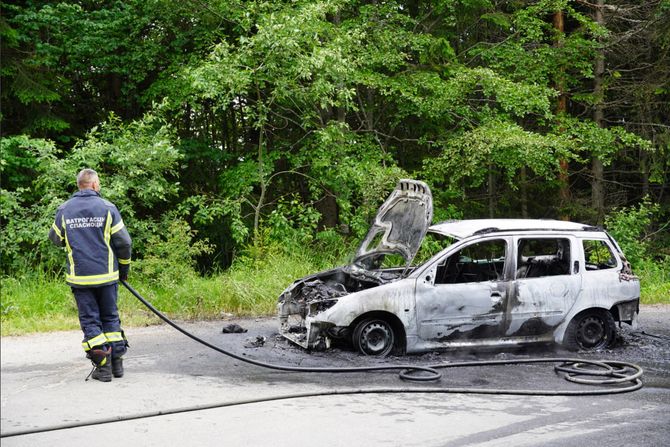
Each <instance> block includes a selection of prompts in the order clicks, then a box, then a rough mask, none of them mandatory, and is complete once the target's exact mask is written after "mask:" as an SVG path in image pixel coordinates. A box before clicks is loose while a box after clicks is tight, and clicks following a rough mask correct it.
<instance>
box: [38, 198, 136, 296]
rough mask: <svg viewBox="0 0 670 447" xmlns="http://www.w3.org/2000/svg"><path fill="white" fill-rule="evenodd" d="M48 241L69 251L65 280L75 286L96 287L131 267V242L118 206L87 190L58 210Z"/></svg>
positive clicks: (113, 280)
mask: <svg viewBox="0 0 670 447" xmlns="http://www.w3.org/2000/svg"><path fill="white" fill-rule="evenodd" d="M49 239H51V241H52V242H53V243H54V244H56V245H58V246H59V247H65V248H66V251H67V270H66V273H65V280H66V281H67V283H68V284H69V285H71V286H73V287H97V286H103V285H107V284H112V283H114V282H116V281H118V279H119V264H121V265H122V268H128V266H129V265H130V254H131V240H130V235H129V234H128V230H127V229H126V227H125V225H124V224H123V220H122V219H121V214H120V213H119V210H118V209H117V208H116V206H115V205H114V204H113V203H112V202H110V201H108V200H105V199H103V198H102V197H100V194H98V193H97V192H96V191H94V190H92V189H85V190H83V191H78V192H76V193H74V194H73V195H72V197H71V198H70V200H68V201H67V202H65V203H63V204H62V205H61V206H60V207H59V208H58V211H56V218H55V220H54V223H53V225H52V226H51V230H50V231H49Z"/></svg>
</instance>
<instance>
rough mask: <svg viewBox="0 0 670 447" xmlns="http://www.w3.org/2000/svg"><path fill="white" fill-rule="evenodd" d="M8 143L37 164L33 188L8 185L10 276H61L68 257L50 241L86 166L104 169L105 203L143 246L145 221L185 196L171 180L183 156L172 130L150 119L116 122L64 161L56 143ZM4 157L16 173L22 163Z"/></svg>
mask: <svg viewBox="0 0 670 447" xmlns="http://www.w3.org/2000/svg"><path fill="white" fill-rule="evenodd" d="M2 145H3V148H4V147H7V146H9V147H12V146H15V147H18V148H19V149H20V150H22V151H23V154H25V155H24V157H23V158H22V159H25V160H37V164H36V165H35V164H34V163H33V164H32V165H31V168H32V170H31V171H30V176H31V177H32V178H31V181H30V183H29V185H30V188H29V187H28V185H26V186H22V185H21V182H14V183H9V184H8V185H7V187H8V188H12V190H9V189H5V188H4V185H3V188H2V190H1V191H0V193H1V195H0V200H1V204H2V207H1V211H0V217H1V218H2V221H3V227H4V228H3V235H2V239H0V244H1V245H0V248H1V249H2V270H3V272H27V271H30V270H32V269H34V268H38V269H41V270H45V271H59V270H60V266H61V265H63V263H64V258H63V255H62V253H61V252H60V250H59V249H57V248H55V247H54V246H52V244H51V242H50V241H49V240H48V239H47V237H46V235H47V233H48V231H49V228H50V227H51V225H52V223H53V216H54V215H55V212H56V208H57V207H58V205H60V204H61V203H62V202H63V201H65V200H66V199H67V197H68V194H69V193H72V192H74V191H76V175H77V173H78V172H79V171H80V170H81V169H82V168H85V167H90V168H93V169H95V170H97V171H98V174H99V175H100V179H101V185H102V191H101V193H102V195H103V197H106V198H108V199H110V200H111V201H112V202H114V203H115V204H116V205H117V206H118V207H119V208H120V209H121V210H122V215H123V217H124V221H125V222H126V225H127V226H128V227H129V228H130V229H131V232H132V233H133V235H134V236H139V237H138V238H137V242H139V243H138V246H139V247H140V248H141V247H142V246H143V244H142V241H143V240H146V237H147V234H146V233H147V231H148V223H149V220H147V221H140V218H142V217H143V215H144V214H145V211H144V210H145V209H146V208H148V207H154V208H156V207H157V206H158V205H159V204H160V203H162V202H164V201H165V200H166V199H167V198H169V197H170V196H174V195H175V194H176V192H177V190H178V189H177V188H178V183H176V182H174V181H173V180H172V179H170V175H171V174H172V173H174V171H173V169H174V168H175V167H176V163H177V162H178V160H179V158H180V154H179V153H178V152H177V151H176V149H175V148H174V147H173V145H172V134H171V131H170V129H169V127H168V126H167V125H165V124H164V123H162V122H160V120H158V119H157V118H156V117H154V116H151V115H147V116H146V117H144V118H143V119H142V120H139V121H136V122H133V123H130V124H123V123H121V122H120V120H118V119H117V118H115V117H113V116H112V118H111V119H110V121H109V122H107V123H105V124H103V125H102V126H101V127H100V128H99V129H93V130H92V131H91V132H90V133H89V135H88V138H87V139H86V140H84V141H81V142H80V143H78V144H77V145H76V146H75V147H74V148H73V150H72V151H71V152H70V153H69V154H66V155H65V156H63V155H61V154H60V153H59V152H58V150H57V149H56V148H55V146H54V144H53V143H52V142H49V141H45V140H40V139H30V138H27V137H11V138H8V139H3V140H2ZM5 154H9V155H10V156H11V154H12V151H7V152H5V151H4V150H3V158H2V162H3V164H2V165H3V166H8V168H7V169H8V170H9V169H10V168H11V169H13V170H14V172H16V171H17V165H16V164H13V165H9V163H6V162H7V161H11V159H10V160H8V159H7V158H5ZM5 169H6V168H4V167H3V171H4V170H5ZM25 182H26V183H27V180H26V181H25ZM140 253H141V250H140Z"/></svg>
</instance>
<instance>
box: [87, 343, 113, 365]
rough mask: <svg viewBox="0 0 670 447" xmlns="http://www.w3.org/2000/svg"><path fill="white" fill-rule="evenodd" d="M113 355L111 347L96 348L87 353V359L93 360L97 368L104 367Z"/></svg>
mask: <svg viewBox="0 0 670 447" xmlns="http://www.w3.org/2000/svg"><path fill="white" fill-rule="evenodd" d="M111 355H112V348H110V347H109V346H96V347H95V348H93V349H91V350H90V351H88V353H86V357H88V358H89V359H91V362H92V363H93V364H94V365H95V366H104V365H105V364H106V363H107V362H108V361H110V360H109V359H110V358H111Z"/></svg>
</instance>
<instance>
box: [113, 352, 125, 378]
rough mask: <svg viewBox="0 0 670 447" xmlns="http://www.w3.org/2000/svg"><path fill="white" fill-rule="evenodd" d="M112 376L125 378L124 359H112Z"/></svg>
mask: <svg viewBox="0 0 670 447" xmlns="http://www.w3.org/2000/svg"><path fill="white" fill-rule="evenodd" d="M112 374H113V375H114V377H116V378H119V377H123V358H122V357H118V358H113V359H112Z"/></svg>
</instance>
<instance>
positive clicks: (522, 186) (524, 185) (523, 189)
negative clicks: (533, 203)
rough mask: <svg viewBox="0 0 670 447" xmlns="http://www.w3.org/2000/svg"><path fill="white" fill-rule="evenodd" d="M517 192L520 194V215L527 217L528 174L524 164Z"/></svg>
mask: <svg viewBox="0 0 670 447" xmlns="http://www.w3.org/2000/svg"><path fill="white" fill-rule="evenodd" d="M519 193H520V194H521V199H520V200H521V217H523V218H524V219H528V175H527V174H526V167H525V166H523V167H522V168H521V174H520V179H519Z"/></svg>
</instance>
